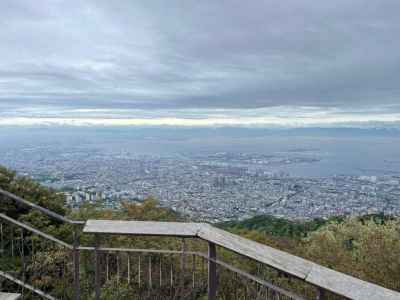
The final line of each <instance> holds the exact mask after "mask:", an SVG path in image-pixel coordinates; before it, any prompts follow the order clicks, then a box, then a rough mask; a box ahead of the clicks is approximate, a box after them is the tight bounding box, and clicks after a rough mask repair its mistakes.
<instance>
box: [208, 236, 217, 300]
mask: <svg viewBox="0 0 400 300" xmlns="http://www.w3.org/2000/svg"><path fill="white" fill-rule="evenodd" d="M216 258H217V248H216V246H215V244H214V243H211V242H209V243H208V300H215V299H216V298H217V265H216V263H215V260H216Z"/></svg>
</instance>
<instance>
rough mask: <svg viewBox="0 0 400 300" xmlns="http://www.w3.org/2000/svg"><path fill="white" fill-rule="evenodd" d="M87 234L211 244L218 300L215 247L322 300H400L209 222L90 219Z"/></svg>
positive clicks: (212, 275) (212, 277)
mask: <svg viewBox="0 0 400 300" xmlns="http://www.w3.org/2000/svg"><path fill="white" fill-rule="evenodd" d="M83 232H85V233H91V234H114V235H132V236H171V237H187V238H188V237H190V238H200V239H202V240H205V241H207V242H208V243H209V253H208V259H209V299H215V295H216V288H217V286H216V274H215V272H216V271H215V259H216V247H215V246H220V247H223V248H225V249H227V250H230V251H233V252H235V253H237V254H240V255H243V256H246V257H248V258H251V259H253V260H255V261H258V262H261V263H263V264H266V265H268V266H271V267H273V268H274V269H277V270H279V271H281V272H283V273H285V274H288V275H291V276H294V277H296V278H299V279H301V280H303V281H305V282H307V283H309V284H311V285H314V286H316V287H318V288H320V293H319V296H318V297H319V299H323V294H324V291H325V290H326V291H330V292H332V293H334V294H337V295H339V296H343V297H346V298H349V299H354V300H365V299H369V300H372V299H376V300H378V299H379V300H395V299H397V300H399V299H400V293H397V292H395V291H392V290H389V289H386V288H383V287H381V286H378V285H375V284H372V283H369V282H366V281H362V280H360V279H357V278H355V277H352V276H349V275H346V274H343V273H340V272H337V271H334V270H332V269H329V268H326V267H323V266H320V265H318V264H316V263H313V262H311V261H308V260H305V259H303V258H300V257H297V256H294V255H291V254H288V253H286V252H283V251H280V250H277V249H274V248H271V247H269V246H266V245H263V244H260V243H257V242H254V241H251V240H249V239H245V238H243V237H240V236H238V235H235V234H232V233H229V232H226V231H224V230H221V229H218V228H215V227H213V226H211V225H209V224H206V223H179V222H144V221H108V220H88V221H87V222H86V225H85V227H84V229H83Z"/></svg>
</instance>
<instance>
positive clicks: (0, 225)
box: [0, 223, 4, 256]
mask: <svg viewBox="0 0 400 300" xmlns="http://www.w3.org/2000/svg"><path fill="white" fill-rule="evenodd" d="M0 247H1V249H0V252H1V256H4V237H3V223H0Z"/></svg>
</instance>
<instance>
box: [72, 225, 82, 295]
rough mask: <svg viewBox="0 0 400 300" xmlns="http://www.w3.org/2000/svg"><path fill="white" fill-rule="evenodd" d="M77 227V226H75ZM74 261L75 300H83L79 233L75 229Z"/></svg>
mask: <svg viewBox="0 0 400 300" xmlns="http://www.w3.org/2000/svg"><path fill="white" fill-rule="evenodd" d="M75 226H76V225H75ZM73 238H74V244H73V250H72V251H73V261H74V292H75V300H80V299H81V283H80V252H79V233H78V229H77V228H76V227H75V228H74V232H73Z"/></svg>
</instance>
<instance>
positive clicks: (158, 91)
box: [0, 0, 400, 124]
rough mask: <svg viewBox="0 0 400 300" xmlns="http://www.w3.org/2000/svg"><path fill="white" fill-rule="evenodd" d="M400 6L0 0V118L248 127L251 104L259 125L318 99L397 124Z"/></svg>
mask: <svg viewBox="0 0 400 300" xmlns="http://www.w3.org/2000/svg"><path fill="white" fill-rule="evenodd" d="M399 11H400V2H399V1H398V0H386V1H380V0H351V1H349V0H337V1H334V2H329V3H328V2H326V1H314V0H288V1H280V2H277V1H269V0H268V1H239V0H233V1H212V0H206V1H192V0H189V1H105V0H104V1H102V0H96V1H90V0H88V1H74V0H70V1H59V0H57V1H56V0H43V1H41V2H40V5H39V4H38V3H36V2H34V1H22V0H4V1H1V2H0V25H1V26H0V41H1V44H2V46H1V47H0V56H1V57H2V59H1V61H0V112H2V113H3V114H2V115H1V114H0V117H1V116H3V119H2V122H3V123H6V121H7V122H10V120H12V118H18V117H24V114H23V113H22V114H21V115H19V116H13V117H12V118H11V117H10V116H9V115H10V113H12V112H18V111H19V110H20V109H21V108H26V107H31V108H37V109H38V110H41V113H43V114H45V113H46V111H47V110H48V109H50V111H52V118H59V119H60V118H62V117H63V116H62V115H54V112H56V111H57V110H58V111H60V112H61V111H66V110H79V109H81V110H82V109H86V110H87V109H90V110H92V111H91V113H89V114H87V115H85V114H84V113H83V115H82V116H81V117H82V118H86V119H93V118H95V119H98V118H100V116H101V113H100V114H98V115H96V116H94V115H93V112H94V111H96V110H97V112H99V111H98V110H99V109H103V110H110V109H111V110H113V111H114V113H115V112H116V111H115V109H120V110H121V109H122V110H131V111H132V110H141V111H150V110H155V111H163V113H164V114H169V113H168V111H169V112H174V111H175V112H176V114H177V115H175V116H171V115H169V117H171V118H172V119H180V118H183V119H185V118H187V117H188V116H190V114H191V111H193V110H198V112H197V113H198V114H199V115H202V116H203V117H204V116H207V117H206V118H208V119H211V117H212V116H211V117H210V112H209V111H210V110H213V109H221V110H225V113H226V114H227V115H226V116H225V117H224V118H225V120H226V119H232V120H236V119H237V118H238V116H239V117H241V118H243V119H242V123H248V122H247V121H246V119H245V118H246V117H245V116H246V114H247V112H248V111H249V110H250V109H256V112H257V116H256V117H255V116H251V118H253V120H252V122H253V123H258V121H259V119H258V121H257V120H256V119H254V118H264V116H263V114H264V112H265V109H267V108H269V107H276V108H280V109H283V110H285V109H286V110H287V109H289V110H290V109H291V108H295V109H294V110H295V111H300V112H301V109H300V108H301V107H303V108H304V107H306V108H307V107H308V108H310V109H312V108H313V107H314V108H315V107H317V108H318V111H320V112H321V113H323V112H325V113H327V114H330V113H331V112H332V111H335V110H337V111H340V114H346V115H347V117H346V118H344V119H343V118H342V119H341V118H340V117H339V116H338V115H335V116H336V117H335V118H336V119H335V120H334V121H335V122H338V123H341V122H342V121H346V122H358V121H359V120H360V119H362V120H364V121H366V122H369V121H371V120H380V121H383V120H382V119H385V120H386V121H387V120H390V122H392V121H399V119H396V118H397V117H398V113H399V112H400V97H399V96H400V39H398V36H400V21H399V18H398V12H399ZM54 107H56V108H57V109H53V110H52V109H51V108H54ZM273 111H274V112H276V115H275V116H271V118H272V117H274V118H278V119H279V113H280V111H279V110H277V109H274V110H273ZM114 113H113V114H114ZM185 114H187V116H185ZM388 114H390V116H389V115H388ZM5 115H8V117H7V119H5ZM290 116H291V117H293V120H292V123H298V121H297V119H296V118H300V119H301V120H302V119H303V117H302V115H301V113H299V114H298V115H296V113H291V114H290ZM123 117H124V115H123V114H122V115H121V116H119V117H118V116H117V118H118V119H122V118H123ZM153 117H154V118H156V117H157V116H153ZM203 117H202V118H203ZM32 118H33V116H32ZM35 118H40V117H38V116H37V115H36V116H35ZM82 118H81V119H82ZM113 118H115V115H114V117H113ZM188 118H190V117H188ZM315 118H316V119H315V120H316V121H317V120H318V117H317V116H315ZM352 118H353V119H352ZM128 119H132V118H131V117H130V116H129V118H128ZM14 121H15V119H14ZM256 121H257V122H256ZM264 121H265V120H264ZM269 121H270V119H268V122H269ZM322 121H323V120H322ZM235 122H237V121H235ZM268 122H264V123H268ZM309 122H311V121H309ZM214 123H215V122H214ZM217 123H218V122H217ZM272 123H273V122H272ZM210 124H212V122H211V123H210Z"/></svg>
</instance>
